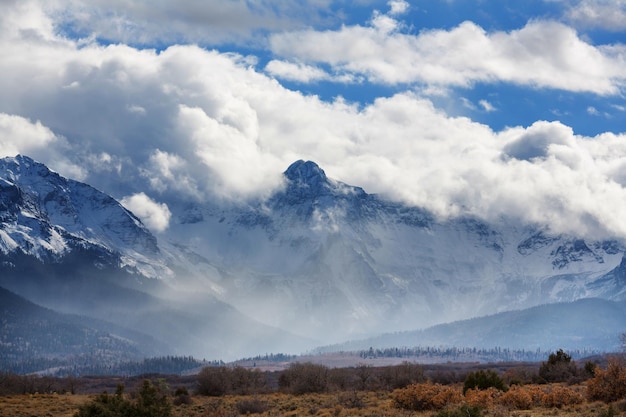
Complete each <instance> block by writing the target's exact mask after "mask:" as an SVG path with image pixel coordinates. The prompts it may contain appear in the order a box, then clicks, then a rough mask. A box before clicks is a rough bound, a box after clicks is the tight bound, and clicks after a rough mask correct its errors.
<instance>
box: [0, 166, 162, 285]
mask: <svg viewBox="0 0 626 417" xmlns="http://www.w3.org/2000/svg"><path fill="white" fill-rule="evenodd" d="M76 252H90V253H94V254H98V256H99V257H100V259H101V262H103V263H109V264H110V263H113V264H115V266H119V267H120V268H124V269H127V270H129V271H132V272H136V273H139V274H141V275H142V276H145V277H161V278H165V277H167V276H168V275H171V272H170V271H169V270H168V268H167V267H166V266H165V264H163V263H162V262H161V255H160V253H159V248H158V246H157V241H156V238H155V237H154V236H153V235H152V234H151V233H150V232H149V231H148V229H146V227H145V226H144V225H143V224H142V223H141V221H139V219H137V218H136V217H135V216H134V215H133V214H132V213H131V212H129V211H128V210H126V209H125V208H124V207H122V206H121V205H120V204H119V203H118V202H117V201H116V200H115V199H113V198H112V197H110V196H108V195H106V194H104V193H102V192H100V191H98V190H96V189H94V188H92V187H90V186H89V185H87V184H83V183H81V182H78V181H74V180H70V179H66V178H63V177H61V176H60V175H58V174H57V173H55V172H52V171H50V170H49V169H48V168H47V167H46V166H45V165H43V164H40V163H38V162H35V161H33V160H32V159H30V158H28V157H26V156H21V155H18V156H17V157H15V158H3V159H0V254H2V255H4V256H5V257H8V258H11V257H15V256H16V255H17V254H21V255H29V256H33V257H35V258H36V259H38V260H40V261H48V262H61V261H62V260H63V258H65V257H67V256H70V255H71V254H73V253H76ZM103 266H104V265H103Z"/></svg>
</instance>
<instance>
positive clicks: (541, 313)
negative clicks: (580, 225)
mask: <svg viewBox="0 0 626 417" xmlns="http://www.w3.org/2000/svg"><path fill="white" fill-rule="evenodd" d="M625 324H626V301H610V300H602V299H598V298H590V299H582V300H577V301H574V302H569V303H555V304H546V305H541V306H536V307H532V308H529V309H525V310H518V311H507V312H504V313H499V314H494V315H490V316H485V317H479V318H474V319H469V320H462V321H457V322H453V323H447V324H440V325H437V326H433V327H430V328H427V329H424V330H416V331H408V332H399V333H393V334H384V335H381V336H377V337H373V338H369V339H364V340H359V341H352V342H347V343H343V344H339V345H335V346H330V347H325V348H323V350H324V351H342V350H344V351H350V350H365V349H369V348H370V347H373V348H374V349H383V348H392V347H415V346H423V347H428V346H432V347H440V346H443V347H476V348H486V349H490V348H495V347H501V348H509V349H526V350H535V349H541V350H543V351H550V350H555V349H559V348H563V349H566V350H567V349H569V350H576V349H581V350H584V349H596V350H603V351H607V352H614V351H618V350H619V349H620V335H621V334H622V333H624V332H625V331H626V327H625Z"/></svg>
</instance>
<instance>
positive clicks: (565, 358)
mask: <svg viewBox="0 0 626 417" xmlns="http://www.w3.org/2000/svg"><path fill="white" fill-rule="evenodd" d="M577 375H578V368H577V367H576V364H575V363H574V362H572V357H571V356H570V355H568V354H567V353H565V352H564V351H563V349H559V350H558V351H557V352H556V353H551V354H550V356H549V357H548V361H547V362H543V363H542V364H541V367H540V368H539V377H540V378H542V379H543V380H545V381H546V382H566V381H569V380H572V379H573V378H575V377H576V376H577Z"/></svg>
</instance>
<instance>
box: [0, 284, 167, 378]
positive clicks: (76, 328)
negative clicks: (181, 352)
mask: <svg viewBox="0 0 626 417" xmlns="http://www.w3.org/2000/svg"><path fill="white" fill-rule="evenodd" d="M159 348H160V344H159V343H157V342H156V341H155V340H154V339H152V338H151V337H149V336H146V335H143V334H141V333H138V332H134V331H130V330H127V329H124V328H121V327H119V326H116V325H113V324H110V323H106V322H103V321H100V320H94V319H90V318H87V317H81V316H75V315H69V314H61V313H57V312H55V311H53V310H50V309H47V308H44V307H41V306H39V305H37V304H34V303H32V302H30V301H28V300H26V299H24V298H22V297H20V296H19V295H17V294H14V293H12V292H11V291H8V290H6V289H5V288H2V287H0V369H2V370H6V371H14V372H20V373H28V372H40V371H45V370H46V369H49V368H58V367H60V366H63V367H68V366H71V367H76V366H78V367H80V365H82V364H84V363H100V364H102V365H106V364H114V363H118V362H120V361H130V360H137V359H140V358H143V357H145V356H154V355H156V354H159V352H160V349H159Z"/></svg>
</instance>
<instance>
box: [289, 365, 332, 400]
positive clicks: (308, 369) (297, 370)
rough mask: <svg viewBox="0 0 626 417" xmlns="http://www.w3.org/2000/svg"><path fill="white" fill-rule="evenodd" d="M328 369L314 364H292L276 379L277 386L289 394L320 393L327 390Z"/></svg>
mask: <svg viewBox="0 0 626 417" xmlns="http://www.w3.org/2000/svg"><path fill="white" fill-rule="evenodd" d="M328 374H329V370H328V367H326V366H324V365H317V364H314V363H310V362H308V363H292V364H291V365H289V368H287V369H285V370H284V371H283V372H282V373H281V374H280V377H279V378H278V386H279V387H280V388H281V389H282V390H285V391H287V392H289V393H291V394H296V395H301V394H308V393H322V392H326V391H327V390H328Z"/></svg>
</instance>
